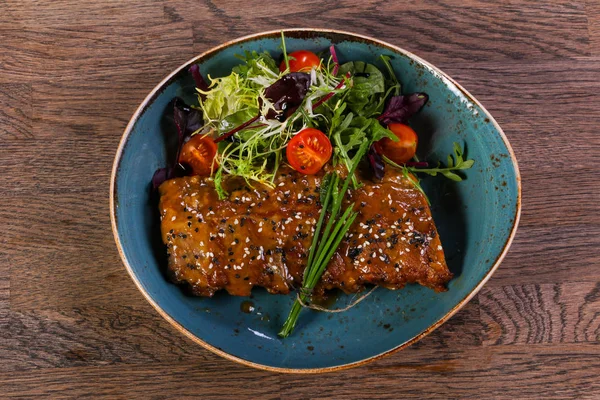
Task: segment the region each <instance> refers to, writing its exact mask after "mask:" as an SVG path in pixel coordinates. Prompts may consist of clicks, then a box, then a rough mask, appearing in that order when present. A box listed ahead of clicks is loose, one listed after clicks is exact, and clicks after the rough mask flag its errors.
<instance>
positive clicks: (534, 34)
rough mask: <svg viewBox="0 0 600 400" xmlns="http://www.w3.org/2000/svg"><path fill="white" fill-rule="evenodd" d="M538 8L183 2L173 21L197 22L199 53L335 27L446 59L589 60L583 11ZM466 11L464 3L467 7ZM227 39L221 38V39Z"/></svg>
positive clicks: (454, 4)
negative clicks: (248, 38) (295, 30)
mask: <svg viewBox="0 0 600 400" xmlns="http://www.w3.org/2000/svg"><path fill="white" fill-rule="evenodd" d="M565 3H566V2H560V3H559V4H558V6H554V5H543V4H541V3H527V4H521V3H513V4H503V3H502V2H483V1H470V2H467V5H468V6H467V7H464V6H462V7H459V6H458V4H457V2H453V1H452V2H435V3H434V2H430V3H429V4H425V5H421V3H420V2H413V3H412V4H411V5H409V6H406V5H405V4H404V2H402V3H397V2H384V3H380V2H367V3H366V4H362V6H361V7H357V5H356V3H355V2H354V1H336V2H334V3H331V2H316V3H314V2H311V3H299V2H292V1H288V2H280V3H278V5H277V6H274V7H268V8H262V7H254V8H249V9H246V8H241V7H239V6H238V3H237V2H235V1H225V2H219V3H218V4H217V3H201V4H197V5H196V6H195V7H194V6H190V5H189V4H188V3H186V2H181V3H180V5H178V6H177V7H176V8H175V10H174V11H175V12H176V15H178V16H179V17H180V18H183V19H184V20H186V19H190V20H193V21H194V22H196V23H194V40H195V43H196V44H198V45H199V47H198V48H200V49H201V48H205V47H207V46H212V45H215V44H218V43H220V42H221V41H223V39H232V38H235V37H236V36H242V35H245V34H249V33H253V32H256V31H261V30H271V29H273V28H277V27H281V26H286V27H306V26H311V27H317V28H329V29H331V28H333V29H335V28H337V29H342V30H349V31H354V32H358V33H363V34H367V35H371V36H375V37H378V38H380V39H383V40H386V41H389V42H391V43H394V44H397V45H399V46H401V47H405V48H406V49H407V50H410V51H416V52H418V54H420V55H422V56H424V57H426V58H428V59H430V60H431V61H433V62H440V61H442V60H462V61H475V60H479V61H481V60H506V59H532V58H535V59H544V58H546V59H548V58H550V59H555V58H570V57H577V56H586V55H590V48H589V42H588V21H587V19H586V15H585V11H584V8H583V7H581V5H579V6H577V5H574V4H573V3H572V2H571V3H570V4H569V5H571V6H570V7H569V6H565ZM463 5H464V3H463ZM224 32H226V36H225V37H223V33H224Z"/></svg>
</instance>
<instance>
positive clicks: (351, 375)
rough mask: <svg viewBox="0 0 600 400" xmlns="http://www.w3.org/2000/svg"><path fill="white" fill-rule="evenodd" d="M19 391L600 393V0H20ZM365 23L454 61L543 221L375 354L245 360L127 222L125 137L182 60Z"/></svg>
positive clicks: (0, 220)
mask: <svg viewBox="0 0 600 400" xmlns="http://www.w3.org/2000/svg"><path fill="white" fill-rule="evenodd" d="M0 15H2V18H0V164H1V165H2V167H3V168H2V177H3V178H4V179H3V185H2V186H1V187H0V194H1V195H2V199H3V205H4V207H2V208H1V209H0V226H2V229H0V245H1V246H0V359H1V360H2V363H0V387H1V388H2V389H1V390H0V398H5V397H6V398H8V397H10V398H34V397H40V396H46V397H50V398H82V397H103V398H111V399H113V398H127V399H129V398H157V399H158V398H190V397H199V396H201V397H203V398H236V399H238V398H244V397H246V398H266V399H270V398H273V399H275V398H277V399H279V398H289V399H307V398H323V399H324V398H333V397H335V398H441V399H454V398H494V399H496V398H498V399H502V398H519V399H521V398H532V399H537V398H560V399H564V398H588V399H597V398H600V384H599V381H598V376H599V375H600V361H599V360H600V317H599V315H600V286H599V285H600V253H599V252H598V248H600V174H598V171H599V169H598V160H599V158H600V132H599V128H598V122H599V121H600V80H599V79H598V77H599V76H600V3H598V2H597V1H592V0H587V1H583V0H581V1H570V0H557V1H555V2H545V3H544V2H539V1H536V0H526V1H520V0H519V1H518V0H507V1H500V0H467V1H459V0H426V1H416V0H410V1H406V2H380V1H375V0H366V1H358V0H336V1H331V2H323V1H291V0H282V1H280V2H276V3H271V4H266V3H264V2H258V1H254V0H252V1H247V2H237V1H233V0H224V1H219V2H217V1H212V0H197V1H183V0H173V1H171V0H150V1H146V0H132V1H127V2H122V1H118V0H107V1H98V0H91V1H87V2H81V1H74V0H56V1H52V2H48V1H36V0H29V1H20V0H5V1H2V2H0ZM306 26H312V27H321V28H333V29H342V30H348V31H354V32H357V33H362V34H366V35H369V36H374V37H377V38H380V39H383V40H386V41H389V42H391V43H393V44H396V45H399V46H401V47H404V48H406V49H407V50H409V51H412V52H414V53H416V54H418V55H419V56H421V57H424V58H425V59H427V60H428V61H430V62H432V63H434V64H435V65H437V66H438V67H440V68H441V69H442V70H444V71H446V72H448V73H449V74H450V75H451V76H452V77H454V78H455V79H456V80H457V81H458V82H459V83H461V84H462V85H463V86H464V87H465V88H466V89H467V90H469V91H470V92H471V93H472V94H473V95H475V96H476V97H477V98H478V99H479V100H480V101H481V102H482V103H483V104H484V105H485V106H486V108H488V110H489V111H490V112H491V113H492V114H493V115H494V117H495V118H496V119H497V120H498V122H499V123H500V125H501V126H502V127H503V129H504V130H505V132H506V134H507V136H508V137H509V139H510V141H511V143H512V145H513V147H514V150H515V153H516V155H517V157H518V159H519V165H520V168H521V173H522V182H523V214H522V219H521V225H520V228H519V231H518V234H517V237H516V239H515V242H514V244H513V246H512V248H511V251H510V252H509V254H508V255H507V257H506V258H505V260H504V262H503V263H502V265H501V267H500V268H499V269H498V271H497V272H496V274H495V275H494V276H493V278H492V279H491V280H490V281H489V282H488V283H487V284H486V286H485V288H484V289H483V290H482V291H481V292H480V294H479V295H478V296H476V297H475V298H474V299H473V300H472V301H471V302H470V303H469V304H468V305H467V306H466V307H465V308H464V309H463V310H461V311H460V312H459V313H458V314H457V315H455V316H454V317H453V318H452V319H451V320H450V321H448V322H447V323H446V324H444V325H443V326H442V327H441V328H439V329H438V330H436V331H435V332H433V333H432V334H431V335H430V336H428V337H426V338H425V339H423V340H422V341H421V342H418V343H417V344H415V345H413V346H411V347H410V348H408V349H406V350H404V351H402V352H400V353H397V354H395V355H393V356H390V357H387V358H384V359H382V360H378V361H376V362H374V363H372V364H369V365H367V366H364V367H361V368H357V369H353V370H348V371H343V372H339V373H332V374H327V375H322V376H313V377H305V376H288V375H280V374H272V373H268V372H264V371H257V370H252V369H249V368H246V367H242V366H239V365H236V364H234V363H232V362H230V361H227V360H223V359H221V358H220V357H218V356H216V355H214V354H212V353H210V352H208V351H206V350H204V349H203V348H201V347H199V346H197V345H195V344H194V343H193V342H191V341H190V340H189V339H187V338H185V337H183V336H182V335H181V334H180V333H178V332H177V331H176V330H175V329H174V328H172V327H171V326H170V325H169V324H168V323H167V322H166V321H164V320H163V319H162V318H161V317H160V316H159V315H158V314H157V313H156V312H155V311H154V310H153V309H152V308H151V306H150V305H149V304H148V303H147V302H146V301H145V300H144V298H143V296H142V295H141V294H140V293H139V292H138V291H137V289H136V288H135V285H134V284H133V282H132V281H131V280H130V279H129V277H128V275H127V273H126V272H125V269H124V268H123V266H122V264H121V261H120V259H119V257H118V254H117V252H116V249H115V245H114V242H113V238H112V233H111V229H110V223H109V211H108V185H109V177H110V169H111V165H112V161H113V157H114V153H115V151H116V147H117V145H118V142H119V140H120V136H121V133H122V131H123V129H124V127H125V125H126V124H127V121H128V120H129V118H130V116H131V114H132V113H133V112H134V110H135V109H136V108H137V106H138V104H139V103H140V102H141V100H142V99H143V98H144V97H145V96H146V94H147V93H148V92H149V91H150V90H151V89H152V88H153V87H154V86H155V84H156V83H157V82H159V81H160V80H161V79H162V78H163V77H164V76H165V75H166V74H168V73H169V72H170V71H171V70H172V69H174V68H175V67H177V66H179V65H180V64H181V63H183V62H185V61H186V60H188V59H190V58H191V57H193V56H194V55H196V54H198V53H199V52H201V51H205V50H207V49H209V48H210V47H211V46H213V45H217V44H219V43H222V42H224V41H227V40H230V39H234V38H236V37H238V36H241V35H247V34H251V33H256V32H259V31H261V30H271V29H278V28H284V27H306Z"/></svg>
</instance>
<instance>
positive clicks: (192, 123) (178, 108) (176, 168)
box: [152, 97, 202, 190]
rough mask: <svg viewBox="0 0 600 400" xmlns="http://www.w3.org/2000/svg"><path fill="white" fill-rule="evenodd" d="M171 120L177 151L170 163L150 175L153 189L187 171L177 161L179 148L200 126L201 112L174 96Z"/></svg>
mask: <svg viewBox="0 0 600 400" xmlns="http://www.w3.org/2000/svg"><path fill="white" fill-rule="evenodd" d="M173 121H174V122H175V126H176V128H177V152H176V153H175V158H174V159H173V162H172V164H171V165H168V166H166V167H164V168H159V169H157V170H156V171H155V172H154V175H153V176H152V188H153V189H154V190H156V189H158V187H159V186H160V185H161V184H162V183H163V182H164V181H166V180H169V179H172V178H175V177H177V176H184V175H185V174H186V173H187V172H188V171H187V169H186V168H185V166H183V165H181V164H180V163H179V155H180V153H181V148H182V147H183V145H184V144H185V142H187V141H188V139H189V138H190V136H192V133H194V132H196V131H197V130H198V129H200V128H201V127H202V113H201V112H200V111H198V110H196V109H195V108H192V107H190V106H188V105H187V104H186V103H185V102H184V101H183V100H182V99H180V98H179V97H176V98H175V99H174V100H173Z"/></svg>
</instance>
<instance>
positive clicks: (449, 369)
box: [281, 343, 600, 399]
mask: <svg viewBox="0 0 600 400" xmlns="http://www.w3.org/2000/svg"><path fill="white" fill-rule="evenodd" d="M410 350H411V349H409V350H408V351H405V352H402V353H401V356H400V355H398V357H391V358H387V359H384V360H382V361H381V362H378V363H376V364H372V365H370V366H366V367H365V368H363V369H360V370H350V371H344V372H341V373H337V374H326V375H322V376H319V377H318V378H317V379H307V378H306V377H303V376H282V377H281V384H282V385H281V386H282V393H281V395H282V397H284V398H289V399H305V398H310V399H329V398H346V397H349V398H350V397H361V398H369V399H371V398H372V399H391V398H399V397H401V398H418V399H424V398H436V399H437V398H439V399H448V398H461V399H464V398H476V399H480V398H494V399H497V398H498V399H508V398H518V399H526V398H531V399H540V398H543V399H547V398H590V399H591V398H597V397H598V396H600V383H599V382H598V379H597V376H598V371H599V370H600V358H599V356H600V346H598V344H597V343H596V344H577V345H574V344H557V345H551V346H550V345H530V346H527V348H523V347H522V346H490V347H485V348H483V349H480V348H476V349H468V350H464V351H459V352H456V353H454V354H444V353H440V352H439V351H437V350H432V351H430V352H426V351H422V350H421V349H419V351H416V350H415V351H414V352H413V351H410ZM583 366H585V367H583ZM565 377H568V380H569V383H568V384H566V383H565V379H566V378H565ZM299 387H301V388H302V389H301V390H300V389H298V388H299Z"/></svg>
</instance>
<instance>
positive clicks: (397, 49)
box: [109, 28, 521, 374]
mask: <svg viewBox="0 0 600 400" xmlns="http://www.w3.org/2000/svg"><path fill="white" fill-rule="evenodd" d="M281 32H284V33H286V32H293V33H303V32H305V33H317V34H318V33H329V34H339V35H343V36H349V37H353V38H357V39H362V40H364V41H367V42H371V43H375V44H377V45H379V46H382V47H387V48H388V49H390V50H393V51H395V52H398V53H400V54H403V55H405V56H406V57H408V58H410V59H412V60H414V61H416V62H419V63H421V64H422V65H424V66H426V67H427V68H429V69H430V70H431V71H433V72H435V73H437V74H438V75H440V76H441V77H442V78H444V79H447V80H448V81H449V82H450V83H451V84H453V85H454V86H455V87H456V88H457V89H458V90H459V91H460V92H461V93H462V94H463V96H465V98H467V99H468V100H469V101H471V102H472V103H474V104H476V105H477V106H478V107H479V108H480V109H481V110H482V111H483V112H484V113H485V114H486V116H487V117H488V118H489V119H490V122H491V123H492V124H493V126H494V128H495V129H496V130H497V131H498V133H499V134H500V137H501V138H502V141H503V142H504V145H505V146H506V148H507V149H508V152H509V155H510V159H511V161H512V164H513V168H514V170H515V178H516V181H517V201H516V210H515V216H514V218H513V223H512V227H511V231H510V234H509V235H508V238H507V240H506V241H505V243H504V245H503V248H502V251H501V252H500V254H499V255H498V257H497V258H496V260H495V261H494V264H493V265H492V268H490V270H489V271H488V272H487V273H486V275H485V276H484V277H483V278H482V279H481V281H479V283H478V284H477V285H476V286H475V287H474V288H473V290H472V291H471V292H470V293H468V294H467V295H466V296H465V297H464V298H463V299H462V300H461V301H459V302H458V304H456V305H455V306H454V307H453V308H452V309H451V310H450V311H448V312H447V313H446V314H444V316H443V317H441V318H440V319H438V320H437V321H436V322H434V323H433V324H432V325H430V326H429V327H427V329H425V330H424V331H423V332H421V333H419V334H418V335H416V336H414V337H413V338H411V339H409V340H407V341H405V342H403V343H400V344H399V345H397V346H396V347H394V348H392V349H389V350H387V351H384V352H382V353H379V354H375V355H373V356H371V357H367V358H364V359H362V360H358V361H354V362H351V363H346V364H341V365H336V366H330V367H321V368H283V367H273V366H270V365H264V364H259V363H256V362H253V361H250V360H246V359H244V358H241V357H238V356H235V355H232V354H229V353H227V352H225V351H223V350H221V349H220V348H217V347H215V346H213V345H211V344H209V343H207V342H205V341H204V340H202V339H201V338H199V337H198V336H196V335H194V334H193V333H192V332H190V331H189V330H188V329H186V328H185V327H184V326H183V325H181V324H180V323H179V322H177V321H176V320H175V319H174V318H172V317H171V316H170V315H169V314H168V313H167V312H166V311H164V310H163V309H162V308H161V307H160V306H159V305H158V304H157V303H156V302H155V301H154V299H153V298H152V297H151V296H150V295H149V294H148V293H147V292H146V290H145V289H144V288H143V286H142V284H141V282H140V281H139V280H138V278H137V276H136V275H135V274H134V272H133V269H132V268H131V265H130V264H129V260H128V259H127V257H126V256H125V253H124V251H123V246H122V243H121V240H120V238H119V232H118V229H117V217H116V209H117V207H118V205H117V202H118V200H117V196H116V192H115V189H116V177H117V173H118V170H119V165H120V163H121V158H122V155H123V150H124V148H125V144H126V143H127V140H128V139H129V135H130V134H131V131H132V130H133V127H134V125H135V124H136V122H137V121H138V119H139V117H140V116H141V115H142V113H143V112H144V111H145V110H146V108H147V107H148V106H149V104H150V103H151V102H152V101H153V100H154V98H155V97H156V96H157V95H158V94H160V92H161V90H162V88H163V87H164V86H165V85H167V84H168V83H169V82H170V81H171V80H172V79H173V78H174V77H175V76H177V75H178V74H179V73H180V72H181V71H182V70H184V69H185V68H187V67H188V66H190V65H191V64H193V63H195V62H197V61H199V60H201V59H202V58H204V57H206V56H207V55H209V54H211V53H215V52H218V51H220V50H222V49H225V48H227V47H230V46H232V45H234V44H238V43H243V42H247V41H250V40H253V39H260V38H268V37H272V36H273V35H278V34H280V33H281ZM109 202H110V221H111V227H112V232H113V236H114V239H115V243H116V245H117V250H118V252H119V256H120V258H121V261H122V263H123V265H124V266H125V269H126V270H127V273H128V274H129V276H130V277H131V279H132V280H133V282H134V283H135V285H136V286H137V288H138V290H139V291H140V292H141V293H142V295H143V296H144V298H145V299H146V300H147V301H148V302H149V303H150V305H152V307H153V308H154V309H155V310H156V311H157V312H158V313H159V314H160V315H161V316H162V317H163V318H164V319H165V320H167V321H168V322H169V323H170V324H171V325H173V326H174V327H175V328H176V329H177V330H178V331H180V332H181V333H182V334H184V335H185V336H187V337H188V338H189V339H191V340H192V341H193V342H195V343H196V344H199V345H200V346H202V347H204V348H205V349H207V350H209V351H211V352H213V353H215V354H217V355H219V356H221V357H223V358H225V359H228V360H230V361H234V362H237V363H239V364H242V365H246V366H249V367H253V368H257V369H261V370H266V371H270V372H283V373H295V374H315V373H325V372H335V371H341V370H345V369H349V368H353V367H358V366H361V365H365V364H368V363H370V362H373V361H376V360H379V359H381V358H383V357H386V356H389V355H391V354H394V353H396V352H398V351H400V350H402V349H405V348H406V347H408V346H410V345H412V344H413V343H416V342H418V341H419V340H421V339H423V338H424V337H425V336H427V335H429V334H430V333H431V332H433V331H434V330H435V329H437V328H438V327H440V326H441V325H442V324H444V323H445V322H446V321H448V319H450V318H451V317H452V316H453V315H454V314H456V313H457V312H458V311H459V310H460V309H461V308H462V307H464V306H465V305H466V304H467V303H468V302H469V301H470V300H471V299H472V298H473V297H474V296H475V295H476V294H477V293H478V292H479V291H480V290H481V288H482V287H483V286H484V285H485V283H486V282H487V281H488V280H489V279H490V278H491V276H492V275H493V274H494V272H495V271H496V270H497V269H498V267H499V266H500V264H501V263H502V261H503V260H504V257H505V256H506V254H507V253H508V250H509V248H510V246H511V244H512V242H513V240H514V237H515V235H516V233H517V228H518V225H519V221H520V218H521V174H520V171H519V166H518V163H517V159H516V156H515V153H514V151H513V148H512V146H511V145H510V142H509V141H508V138H507V137H506V135H505V134H504V131H503V130H502V128H501V127H500V125H499V124H498V122H496V120H495V119H494V117H493V116H492V115H491V114H490V112H489V111H488V110H487V109H486V108H485V107H484V106H483V105H482V104H481V103H480V102H479V101H478V100H477V99H476V98H475V97H474V96H473V95H471V94H470V93H469V92H468V91H467V90H466V89H465V88H463V87H462V86H461V85H460V84H459V83H458V82H456V81H455V80H454V79H452V78H451V77H450V76H449V75H448V74H446V73H445V72H444V71H442V70H441V69H439V68H438V67H436V66H434V65H433V64H431V63H429V62H428V61H426V60H424V59H422V58H421V57H419V56H417V55H415V54H413V53H411V52H409V51H407V50H405V49H403V48H402V47H399V46H396V45H393V44H390V43H388V42H385V41H382V40H379V39H375V38H373V37H370V36H367V35H362V34H358V33H354V32H348V31H343V30H337V29H318V28H291V29H276V30H270V31H263V32H259V33H254V34H251V35H246V36H242V37H239V38H236V39H233V40H229V41H227V42H225V43H222V44H220V45H218V46H214V47H211V48H210V49H208V50H206V51H204V52H202V53H201V54H199V55H197V56H195V57H193V58H191V59H190V60H188V61H186V62H185V63H183V64H182V65H180V66H179V67H178V68H176V69H175V70H173V71H172V72H171V73H170V74H169V75H167V76H166V77H165V78H164V79H163V80H161V81H160V82H159V83H158V84H157V85H156V86H155V87H154V89H152V90H151V91H150V93H149V94H148V95H147V96H146V97H145V98H144V100H143V101H142V103H141V104H140V105H139V106H138V108H137V109H136V111H135V112H134V113H133V115H132V117H131V118H130V120H129V122H128V123H127V126H126V127H125V130H124V132H123V135H122V136H121V140H120V141H119V147H118V148H117V153H116V155H115V159H114V162H113V167H112V172H111V176H110V189H109Z"/></svg>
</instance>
